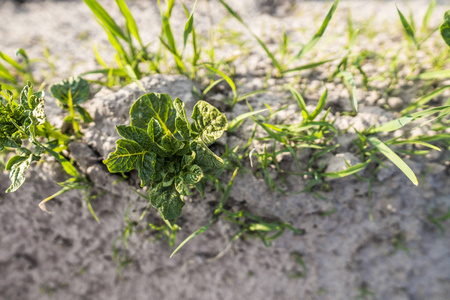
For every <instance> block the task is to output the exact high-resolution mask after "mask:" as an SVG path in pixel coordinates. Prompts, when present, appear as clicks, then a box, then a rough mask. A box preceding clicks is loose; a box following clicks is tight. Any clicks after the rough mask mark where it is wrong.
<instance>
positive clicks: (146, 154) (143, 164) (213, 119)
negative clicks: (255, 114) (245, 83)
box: [103, 93, 228, 220]
mask: <svg viewBox="0 0 450 300" xmlns="http://www.w3.org/2000/svg"><path fill="white" fill-rule="evenodd" d="M130 118H131V125H130V126H127V125H119V126H117V132H118V133H119V134H120V136H122V137H123V139H119V140H118V141H117V142H116V143H117V148H116V151H114V152H112V153H110V154H109V156H108V159H106V160H104V161H103V162H104V163H105V164H106V166H107V167H108V170H109V171H110V172H113V173H118V172H129V171H131V170H133V169H136V170H137V172H138V175H139V178H140V180H141V186H142V187H144V186H149V187H150V192H149V199H150V203H151V205H152V206H153V207H154V208H156V209H157V210H158V211H159V212H160V213H161V215H162V216H163V218H164V219H166V220H170V219H175V218H177V217H178V216H179V215H180V214H181V210H182V208H183V206H184V202H183V200H182V198H183V196H186V195H189V193H190V192H189V188H190V187H193V186H195V187H196V188H197V189H199V190H200V191H202V190H203V188H202V184H201V179H202V178H203V172H204V171H205V170H207V169H218V168H221V167H222V166H223V161H222V159H221V158H220V157H218V156H217V155H215V154H214V153H213V152H212V151H211V150H210V149H209V148H208V145H210V144H212V143H213V142H214V141H216V140H217V139H218V138H219V137H221V136H222V134H223V132H224V131H225V130H227V128H228V121H227V118H226V116H225V115H224V114H222V113H221V112H220V111H219V110H218V109H217V108H215V107H214V106H212V105H210V104H209V103H207V102H205V101H199V102H197V104H196V105H195V106H194V111H193V113H192V117H191V118H192V120H193V121H192V122H191V123H190V122H189V120H188V118H187V116H186V111H185V108H184V103H183V102H182V101H181V100H180V99H179V98H176V99H175V101H172V99H171V98H170V96H169V95H167V94H157V93H149V94H145V95H143V96H142V97H140V98H139V99H137V100H136V102H135V103H134V104H133V106H132V107H131V110H130Z"/></svg>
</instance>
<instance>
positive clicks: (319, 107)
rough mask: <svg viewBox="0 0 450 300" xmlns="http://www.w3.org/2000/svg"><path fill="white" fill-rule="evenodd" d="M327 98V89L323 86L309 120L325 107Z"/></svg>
mask: <svg viewBox="0 0 450 300" xmlns="http://www.w3.org/2000/svg"><path fill="white" fill-rule="evenodd" d="M327 98H328V89H327V87H325V91H324V92H323V94H322V96H320V99H319V103H318V104H317V107H316V109H315V110H314V111H313V112H312V113H311V114H310V115H309V117H308V119H309V120H310V121H313V120H314V119H315V118H316V117H317V116H318V115H319V114H320V112H321V111H322V110H323V108H324V107H325V103H326V102H327Z"/></svg>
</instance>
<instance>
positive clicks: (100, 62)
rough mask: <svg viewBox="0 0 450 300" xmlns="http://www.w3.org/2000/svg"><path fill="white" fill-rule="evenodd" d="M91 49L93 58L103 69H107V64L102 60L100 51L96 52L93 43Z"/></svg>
mask: <svg viewBox="0 0 450 300" xmlns="http://www.w3.org/2000/svg"><path fill="white" fill-rule="evenodd" d="M92 50H93V51H94V55H95V59H96V60H97V62H98V63H99V65H100V66H102V67H103V68H105V69H108V68H109V67H108V65H107V64H106V62H105V61H104V60H103V58H102V56H101V55H100V52H98V49H97V46H96V45H95V44H92Z"/></svg>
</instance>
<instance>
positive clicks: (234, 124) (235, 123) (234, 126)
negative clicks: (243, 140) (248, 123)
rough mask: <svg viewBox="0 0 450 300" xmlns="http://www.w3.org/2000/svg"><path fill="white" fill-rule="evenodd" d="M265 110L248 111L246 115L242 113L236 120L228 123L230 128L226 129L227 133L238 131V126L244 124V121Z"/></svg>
mask: <svg viewBox="0 0 450 300" xmlns="http://www.w3.org/2000/svg"><path fill="white" fill-rule="evenodd" d="M266 110H267V108H266V109H261V110H256V111H250V112H248V113H243V114H241V115H239V116H237V117H236V118H234V119H233V120H232V121H231V122H230V126H229V128H228V131H229V132H234V131H236V129H238V128H239V126H241V125H242V123H243V122H244V120H245V119H247V118H248V117H251V116H254V115H257V114H259V113H262V112H264V111H266Z"/></svg>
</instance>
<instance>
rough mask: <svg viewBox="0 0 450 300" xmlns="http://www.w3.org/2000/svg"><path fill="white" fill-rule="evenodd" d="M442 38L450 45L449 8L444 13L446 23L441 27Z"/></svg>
mask: <svg viewBox="0 0 450 300" xmlns="http://www.w3.org/2000/svg"><path fill="white" fill-rule="evenodd" d="M439 29H440V31H441V35H442V38H443V39H444V41H445V43H446V44H447V45H448V46H449V47H450V10H447V11H446V12H445V14H444V23H442V24H441V26H440V27H439Z"/></svg>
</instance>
